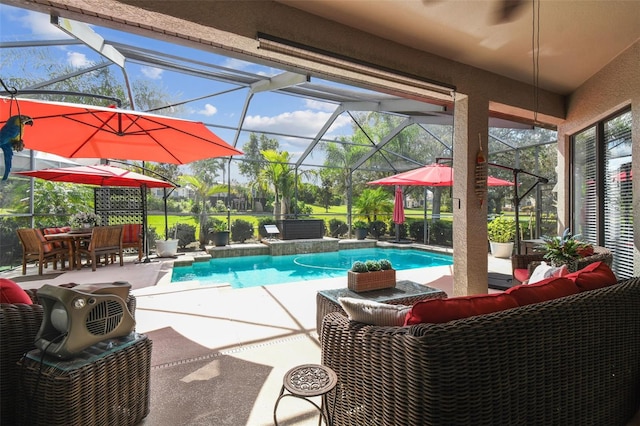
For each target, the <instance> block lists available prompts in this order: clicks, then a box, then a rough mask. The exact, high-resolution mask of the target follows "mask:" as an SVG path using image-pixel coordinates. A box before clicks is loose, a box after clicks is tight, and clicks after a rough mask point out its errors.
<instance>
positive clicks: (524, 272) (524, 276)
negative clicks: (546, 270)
mask: <svg viewBox="0 0 640 426" xmlns="http://www.w3.org/2000/svg"><path fill="white" fill-rule="evenodd" d="M513 277H514V278H515V279H516V280H518V281H520V282H521V283H523V282H525V281H526V280H528V279H529V270H528V269H526V268H520V269H515V270H514V271H513Z"/></svg>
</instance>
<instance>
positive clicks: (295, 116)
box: [0, 4, 353, 158]
mask: <svg viewBox="0 0 640 426" xmlns="http://www.w3.org/2000/svg"><path fill="white" fill-rule="evenodd" d="M91 27H92V28H93V30H94V31H95V32H96V33H98V34H99V35H101V36H102V37H103V38H105V39H106V40H108V41H111V42H114V43H123V44H131V45H135V46H139V47H144V48H146V49H151V50H157V51H161V52H165V53H170V54H173V55H176V56H183V57H188V58H191V59H195V60H198V61H203V62H205V63H211V64H216V65H221V66H225V67H227V66H232V67H233V68H235V69H239V70H243V71H247V72H251V73H254V74H260V75H265V76H273V75H276V74H279V73H281V72H282V70H278V69H274V68H270V67H266V66H262V65H257V64H253V63H248V62H244V61H240V60H236V59H232V58H228V57H223V56H220V55H215V54H212V53H209V52H205V51H201V50H197V49H191V48H187V47H184V46H179V45H174V44H169V43H166V42H162V41H159V40H153V39H149V38H144V37H139V36H135V35H133V34H128V33H124V32H121V31H116V30H111V29H107V28H103V27H97V26H91ZM64 38H70V37H69V36H68V35H67V34H65V33H64V32H63V31H62V30H60V29H58V28H57V27H55V26H54V25H52V24H51V23H50V17H49V16H48V15H46V14H41V13H37V12H33V11H29V10H26V9H20V8H15V7H12V6H8V5H5V4H0V41H1V42H20V41H29V40H60V39H64ZM52 49H55V52H56V53H55V57H56V60H60V61H64V62H65V63H67V64H70V65H72V66H74V67H76V68H78V69H82V68H84V67H87V66H90V65H91V64H93V63H96V62H101V59H100V57H99V55H98V54H97V53H95V52H94V51H93V50H91V49H89V48H87V47H85V46H81V45H68V46H56V47H54V48H52ZM3 51H4V49H2V50H0V54H2V52H3ZM113 67H114V69H113V72H114V74H117V75H122V72H121V71H119V70H118V69H117V66H115V65H114V66H113ZM125 69H126V71H127V75H128V78H129V79H130V80H131V81H135V80H141V79H146V80H150V81H151V82H153V84H156V85H160V86H161V87H163V88H164V89H165V90H166V92H167V93H169V94H170V95H171V96H172V98H174V99H175V100H176V101H181V100H187V99H193V98H197V97H201V96H204V95H208V94H216V93H220V92H222V91H225V90H228V89H230V88H232V87H234V86H232V85H230V84H226V83H222V82H214V81H210V80H204V79H199V78H197V77H192V76H187V75H184V74H177V73H175V72H172V71H168V70H163V69H160V68H155V67H149V66H143V65H141V64H139V63H133V62H130V61H127V63H126V65H125ZM13 72H15V71H13ZM11 74H12V70H10V69H9V70H7V69H5V70H3V71H2V72H0V77H3V76H5V77H6V76H9V75H11ZM43 79H44V77H43ZM312 82H314V83H315V82H323V83H328V82H326V81H321V80H316V79H312ZM18 89H19V88H18ZM352 89H353V88H352ZM246 96H247V89H241V90H237V91H235V92H233V93H230V94H226V95H220V96H212V97H207V98H206V99H202V100H198V101H194V102H190V103H188V104H186V105H185V106H184V107H183V108H182V110H181V111H182V112H181V113H180V114H179V117H181V118H185V119H190V120H196V121H202V122H204V123H205V124H208V125H211V127H210V128H211V130H212V131H213V132H214V133H216V134H217V135H219V136H220V137H222V138H223V139H224V140H225V141H227V142H229V143H233V140H234V138H235V131H234V130H226V129H223V128H221V127H217V126H231V127H234V128H235V127H237V125H238V121H239V119H240V115H241V112H242V106H243V104H244V102H245V99H246ZM335 108H336V105H333V104H329V103H324V102H317V101H314V100H309V99H303V98H300V97H293V96H285V95H279V94H275V93H269V92H265V93H259V94H256V95H255V96H254V97H253V99H252V101H251V104H250V107H249V110H248V112H247V116H246V118H245V121H244V125H243V128H246V129H256V130H258V129H259V130H263V131H266V132H274V133H285V134H293V135H300V136H305V137H313V136H315V135H316V134H317V132H318V130H319V129H320V128H321V127H322V125H323V124H324V123H326V121H327V119H328V118H329V117H330V115H331V113H332V111H333V110H334V109H335ZM158 113H160V114H163V113H165V114H166V112H163V111H160V112H158ZM351 124H352V122H351V119H350V118H349V117H348V116H347V115H345V114H343V115H342V116H341V117H339V119H338V120H337V122H336V123H335V124H334V126H333V127H332V128H331V129H330V131H329V133H327V134H326V135H325V139H334V138H336V137H337V136H339V135H349V134H351V133H352V127H351ZM248 136H249V133H242V134H241V135H240V137H239V138H238V144H237V145H238V147H239V148H242V145H243V144H244V143H245V142H246V141H247V140H248ZM269 137H275V138H277V139H278V140H279V142H280V148H281V149H282V150H285V151H289V152H290V153H291V154H292V155H293V157H294V158H297V156H298V155H299V154H300V153H301V152H302V151H304V149H305V148H306V146H307V145H308V143H309V140H308V139H302V138H296V137H283V136H275V135H269Z"/></svg>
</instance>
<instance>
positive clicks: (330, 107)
mask: <svg viewBox="0 0 640 426" xmlns="http://www.w3.org/2000/svg"><path fill="white" fill-rule="evenodd" d="M304 104H305V106H306V107H307V108H311V109H319V110H321V111H329V112H333V111H335V109H336V108H337V107H338V106H337V105H336V104H333V103H331V102H322V101H317V100H315V99H305V100H304Z"/></svg>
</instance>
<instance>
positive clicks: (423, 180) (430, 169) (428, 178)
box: [368, 163, 513, 186]
mask: <svg viewBox="0 0 640 426" xmlns="http://www.w3.org/2000/svg"><path fill="white" fill-rule="evenodd" d="M368 183H369V184H371V185H409V186H452V185H453V168H452V167H450V166H446V165H444V164H437V163H436V164H430V165H428V166H424V167H420V168H418V169H413V170H409V171H407V172H403V173H398V174H397V175H393V176H388V177H385V178H382V179H378V180H374V181H371V182H368ZM487 185H488V186H511V185H513V182H510V181H508V180H504V179H498V178H496V177H493V176H489V177H488V178H487Z"/></svg>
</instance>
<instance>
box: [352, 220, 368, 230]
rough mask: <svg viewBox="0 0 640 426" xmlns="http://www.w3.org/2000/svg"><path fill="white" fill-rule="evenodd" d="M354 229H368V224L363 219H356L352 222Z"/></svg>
mask: <svg viewBox="0 0 640 426" xmlns="http://www.w3.org/2000/svg"><path fill="white" fill-rule="evenodd" d="M353 228H354V229H369V224H368V223H367V222H365V221H363V220H356V221H355V222H353Z"/></svg>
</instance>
